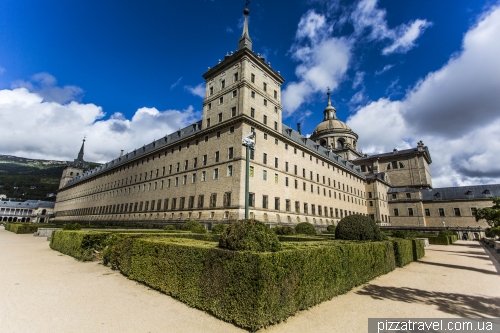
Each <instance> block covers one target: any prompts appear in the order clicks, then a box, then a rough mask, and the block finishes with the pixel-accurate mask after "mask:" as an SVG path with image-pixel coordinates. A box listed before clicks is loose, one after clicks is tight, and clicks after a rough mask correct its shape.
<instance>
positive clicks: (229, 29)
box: [226, 26, 234, 34]
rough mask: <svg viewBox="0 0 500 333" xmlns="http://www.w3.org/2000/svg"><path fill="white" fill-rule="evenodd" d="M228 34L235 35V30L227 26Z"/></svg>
mask: <svg viewBox="0 0 500 333" xmlns="http://www.w3.org/2000/svg"><path fill="white" fill-rule="evenodd" d="M226 32H227V33H229V34H232V33H234V30H233V29H232V28H231V27H229V26H227V27H226Z"/></svg>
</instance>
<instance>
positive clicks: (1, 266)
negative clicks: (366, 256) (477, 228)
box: [0, 228, 500, 333]
mask: <svg viewBox="0 0 500 333" xmlns="http://www.w3.org/2000/svg"><path fill="white" fill-rule="evenodd" d="M426 253H427V254H426V257H424V258H423V259H422V260H421V261H419V262H415V263H412V264H410V265H408V266H406V267H404V268H397V269H396V270H395V271H393V272H391V273H389V274H386V275H383V276H381V277H378V278H376V279H375V280H373V281H371V282H370V283H368V284H365V285H363V286H360V287H358V288H355V289H353V290H351V291H350V292H348V293H347V294H345V295H341V296H338V297H335V298H334V299H332V300H330V301H327V302H324V303H322V304H319V305H317V306H315V307H313V308H311V309H309V310H306V311H301V312H299V313H297V314H296V315H295V316H293V317H291V318H289V319H288V320H287V321H286V322H283V323H281V324H278V325H274V326H271V327H268V328H267V329H263V330H261V331H260V332H287V333H289V332H342V333H348V332H366V331H367V322H368V318H381V317H389V318H401V317H410V318H429V317H432V318H438V317H469V318H479V317H500V274H499V272H500V265H498V263H497V262H496V261H493V260H494V259H493V257H492V256H491V255H490V254H489V253H488V252H486V251H485V249H484V248H483V247H482V246H481V245H480V244H479V243H478V242H474V241H469V242H467V241H459V242H457V243H456V244H455V245H450V246H441V245H431V246H430V247H428V248H426ZM0 332H51V333H58V332H244V330H242V329H239V328H237V327H235V326H233V325H232V324H229V323H226V322H224V321H221V320H218V319H217V318H215V317H213V316H210V315H208V314H206V313H204V312H203V311H200V310H197V309H193V308H190V307H188V306H187V305H185V304H183V303H181V302H179V301H177V300H175V299H173V298H171V297H169V296H166V295H163V294H161V293H159V292H157V291H154V290H151V289H149V288H148V287H146V286H144V285H141V284H138V283H136V282H134V281H131V280H128V279H127V278H126V277H124V276H122V275H121V274H120V273H118V272H116V271H112V270H111V269H109V268H107V267H104V266H103V265H101V264H98V263H96V262H90V263H82V262H78V261H76V260H75V259H73V258H71V257H69V256H66V255H62V254H61V253H59V252H56V251H53V250H51V249H50V248H49V244H48V242H47V241H46V240H45V238H41V237H33V236H32V235H15V234H13V233H10V232H7V231H5V230H3V228H0Z"/></svg>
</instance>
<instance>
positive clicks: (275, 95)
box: [274, 90, 278, 98]
mask: <svg viewBox="0 0 500 333" xmlns="http://www.w3.org/2000/svg"><path fill="white" fill-rule="evenodd" d="M274 98H278V92H277V91H276V90H275V91H274Z"/></svg>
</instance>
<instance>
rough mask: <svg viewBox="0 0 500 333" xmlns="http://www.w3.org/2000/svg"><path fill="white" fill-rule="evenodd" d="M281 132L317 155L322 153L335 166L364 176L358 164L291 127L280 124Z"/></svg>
mask: <svg viewBox="0 0 500 333" xmlns="http://www.w3.org/2000/svg"><path fill="white" fill-rule="evenodd" d="M282 133H283V135H284V136H286V137H287V138H289V139H291V140H292V141H294V142H295V143H297V144H299V145H300V146H303V147H307V148H308V149H310V150H313V151H315V152H317V153H318V154H319V155H322V156H323V157H325V158H327V159H328V160H330V161H332V162H333V164H336V165H337V167H340V168H341V169H344V170H348V171H350V172H353V173H355V174H357V175H358V176H360V177H361V178H363V179H364V178H365V174H364V173H362V172H361V169H360V168H359V167H358V166H356V165H354V164H352V163H351V162H349V161H347V160H345V159H343V158H342V157H340V156H339V155H337V154H335V153H334V152H332V151H330V150H328V149H326V148H325V147H323V146H321V145H319V144H317V143H316V142H314V141H313V140H311V139H309V138H307V137H305V136H303V135H301V134H299V132H297V131H294V130H293V129H292V128H291V127H288V126H286V125H285V124H282Z"/></svg>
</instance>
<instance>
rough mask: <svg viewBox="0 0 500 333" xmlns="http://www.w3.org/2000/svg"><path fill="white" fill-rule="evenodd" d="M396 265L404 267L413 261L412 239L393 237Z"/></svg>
mask: <svg viewBox="0 0 500 333" xmlns="http://www.w3.org/2000/svg"><path fill="white" fill-rule="evenodd" d="M392 244H393V245H394V258H395V260H396V266H398V267H403V266H406V265H408V264H409V263H411V262H412V261H413V243H412V241H411V240H410V239H393V240H392Z"/></svg>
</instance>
